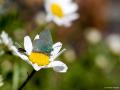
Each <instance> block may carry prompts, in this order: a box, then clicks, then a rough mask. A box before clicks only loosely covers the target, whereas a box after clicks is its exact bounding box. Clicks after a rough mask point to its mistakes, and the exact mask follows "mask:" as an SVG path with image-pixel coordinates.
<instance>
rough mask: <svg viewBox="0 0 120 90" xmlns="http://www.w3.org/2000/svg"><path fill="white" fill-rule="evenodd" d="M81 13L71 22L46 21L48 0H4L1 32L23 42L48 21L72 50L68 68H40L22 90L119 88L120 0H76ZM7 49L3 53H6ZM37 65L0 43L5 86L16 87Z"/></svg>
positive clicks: (65, 57)
mask: <svg viewBox="0 0 120 90" xmlns="http://www.w3.org/2000/svg"><path fill="white" fill-rule="evenodd" d="M74 1H75V2H76V3H77V4H78V5H79V10H78V13H79V14H80V18H79V19H78V20H76V21H74V23H73V25H72V26H71V27H59V26H57V25H55V24H54V23H49V25H46V21H45V10H44V4H43V0H0V32H2V31H3V30H4V31H6V32H7V33H8V35H9V36H10V37H11V38H12V40H13V42H20V43H22V44H23V38H24V36H25V35H30V36H31V37H32V39H33V38H34V36H35V35H36V34H37V33H40V32H41V31H42V30H44V29H45V28H46V27H47V28H50V30H51V33H52V36H53V41H54V42H57V41H61V42H62V43H63V47H64V48H66V49H67V51H66V52H65V53H64V54H62V55H61V56H60V60H62V61H63V62H65V63H66V64H67V65H68V68H69V69H68V71H67V73H64V74H61V73H57V72H54V71H53V70H52V69H42V70H40V71H38V72H37V73H36V74H35V75H34V76H33V77H32V79H31V80H30V81H29V82H28V84H27V85H26V86H25V87H24V89H23V90H104V89H105V90H107V89H110V90H114V89H115V90H116V89H117V90H118V89H120V87H119V86H120V30H119V29H120V25H119V24H120V5H119V4H120V0H74ZM3 52H4V54H3ZM32 69H33V68H32V67H31V66H30V65H28V64H27V63H25V62H24V61H23V60H21V59H20V58H19V57H17V56H14V55H12V54H11V53H10V51H9V50H7V49H4V48H3V45H0V90H17V88H19V87H20V85H21V84H22V83H23V82H24V81H25V80H26V78H27V77H28V75H29V74H30V73H31V71H32Z"/></svg>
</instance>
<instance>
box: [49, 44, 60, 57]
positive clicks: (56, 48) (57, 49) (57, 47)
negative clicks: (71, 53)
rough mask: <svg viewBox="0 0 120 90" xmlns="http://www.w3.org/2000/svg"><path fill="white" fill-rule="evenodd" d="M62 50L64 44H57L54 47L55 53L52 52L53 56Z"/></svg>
mask: <svg viewBox="0 0 120 90" xmlns="http://www.w3.org/2000/svg"><path fill="white" fill-rule="evenodd" d="M61 48H62V43H61V42H57V43H55V44H54V45H53V51H52V52H51V54H52V55H56V54H58V53H59V51H60V49H61Z"/></svg>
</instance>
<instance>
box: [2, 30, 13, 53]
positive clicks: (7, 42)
mask: <svg viewBox="0 0 120 90" xmlns="http://www.w3.org/2000/svg"><path fill="white" fill-rule="evenodd" d="M0 44H4V45H5V46H6V47H8V49H9V50H10V51H12V52H13V54H14V51H13V49H12V46H14V45H13V41H12V39H11V38H10V37H9V36H8V34H7V33H6V32H5V31H2V33H1V34H0Z"/></svg>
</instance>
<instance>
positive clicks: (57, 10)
mask: <svg viewBox="0 0 120 90" xmlns="http://www.w3.org/2000/svg"><path fill="white" fill-rule="evenodd" d="M51 12H52V14H53V15H56V16H58V17H60V18H61V17H63V10H62V8H61V7H60V5H58V4H56V3H53V4H52V5H51Z"/></svg>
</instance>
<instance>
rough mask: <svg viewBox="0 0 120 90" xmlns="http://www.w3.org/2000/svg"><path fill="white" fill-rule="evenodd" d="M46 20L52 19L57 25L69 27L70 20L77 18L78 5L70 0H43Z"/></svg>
mask: <svg viewBox="0 0 120 90" xmlns="http://www.w3.org/2000/svg"><path fill="white" fill-rule="evenodd" d="M45 9H46V12H47V21H53V22H55V23H56V24H57V25H59V26H62V25H64V26H66V27H69V26H71V24H72V21H74V20H76V19H78V17H79V15H78V14H77V13H76V11H77V10H78V5H77V4H76V3H74V2H72V0H45Z"/></svg>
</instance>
